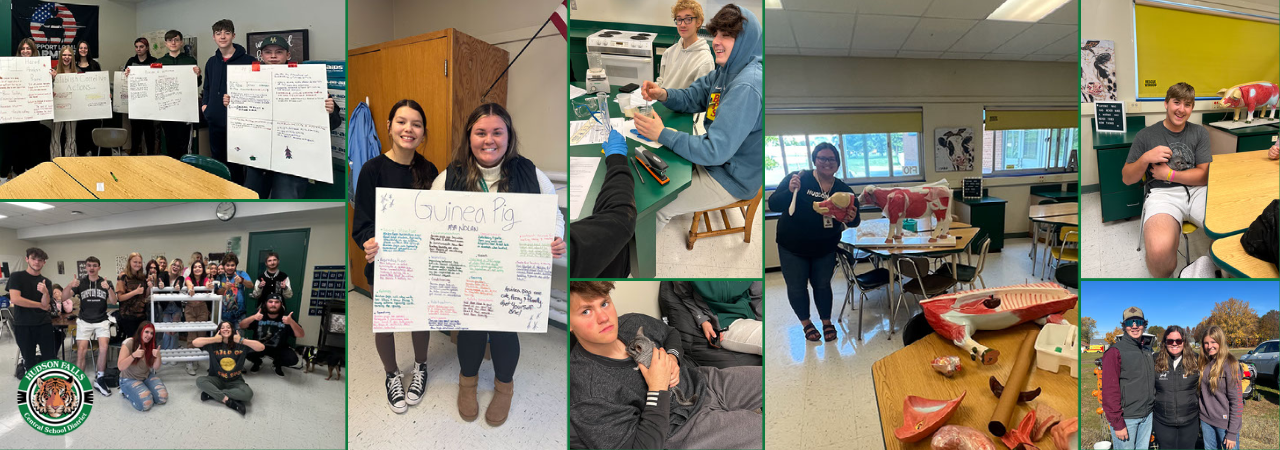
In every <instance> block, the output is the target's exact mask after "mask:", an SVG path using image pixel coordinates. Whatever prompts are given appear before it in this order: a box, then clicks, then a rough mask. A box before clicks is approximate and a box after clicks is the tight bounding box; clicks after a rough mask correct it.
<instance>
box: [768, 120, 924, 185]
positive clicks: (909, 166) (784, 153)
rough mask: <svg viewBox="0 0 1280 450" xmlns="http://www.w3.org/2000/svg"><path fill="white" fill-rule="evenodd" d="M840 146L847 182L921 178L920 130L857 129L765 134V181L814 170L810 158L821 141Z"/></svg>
mask: <svg viewBox="0 0 1280 450" xmlns="http://www.w3.org/2000/svg"><path fill="white" fill-rule="evenodd" d="M824 142H827V143H830V144H831V145H834V146H835V147H836V150H837V153H838V154H839V156H840V159H841V164H840V168H839V169H838V170H837V171H836V177H839V178H841V179H843V180H844V181H845V182H846V183H850V184H855V183H857V184H861V183H869V182H886V181H887V182H894V181H919V180H920V179H921V176H920V133H916V132H900V133H857V134H808V135H784V136H765V184H766V185H768V186H775V185H777V184H778V183H781V182H784V181H786V180H784V178H785V177H786V175H787V174H788V173H791V172H795V171H799V170H812V169H813V161H812V160H811V159H810V158H809V154H810V152H811V151H812V150H813V148H814V147H817V146H818V144H821V143H824Z"/></svg>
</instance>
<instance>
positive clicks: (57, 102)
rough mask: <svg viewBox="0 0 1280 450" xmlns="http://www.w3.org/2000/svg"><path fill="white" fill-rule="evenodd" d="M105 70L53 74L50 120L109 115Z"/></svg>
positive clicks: (109, 82)
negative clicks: (51, 116)
mask: <svg viewBox="0 0 1280 450" xmlns="http://www.w3.org/2000/svg"><path fill="white" fill-rule="evenodd" d="M108 77H109V74H108V73H107V72H87V73H60V74H58V76H56V77H54V78H53V121H54V122H75V121H77V120H87V119H108V118H110V117H111V81H110V80H109V79H108Z"/></svg>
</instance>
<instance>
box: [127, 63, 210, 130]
mask: <svg viewBox="0 0 1280 450" xmlns="http://www.w3.org/2000/svg"><path fill="white" fill-rule="evenodd" d="M193 67H195V66H189V65H188V66H164V67H160V68H154V67H149V66H131V67H129V77H128V78H129V118H130V119H135V120H159V121H164V122H186V123H194V122H199V121H200V99H199V92H198V91H199V90H200V86H199V85H197V84H196V73H195V71H194V70H192V68H193Z"/></svg>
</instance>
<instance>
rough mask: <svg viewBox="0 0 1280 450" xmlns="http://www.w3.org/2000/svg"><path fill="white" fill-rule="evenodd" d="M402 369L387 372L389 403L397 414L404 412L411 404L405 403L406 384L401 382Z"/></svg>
mask: <svg viewBox="0 0 1280 450" xmlns="http://www.w3.org/2000/svg"><path fill="white" fill-rule="evenodd" d="M400 375H401V374H400V371H399V370H397V371H395V373H388V374H387V403H389V404H390V405H391V410H392V411H395V412H396V414H404V412H405V411H408V410H409V405H406V404H405V403H404V386H403V385H401V384H400Z"/></svg>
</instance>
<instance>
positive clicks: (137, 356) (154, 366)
mask: <svg viewBox="0 0 1280 450" xmlns="http://www.w3.org/2000/svg"><path fill="white" fill-rule="evenodd" d="M120 350H121V351H120V357H119V358H118V359H117V360H116V367H117V368H119V369H120V394H121V395H123V396H124V398H125V400H128V401H129V404H130V405H133V409H136V410H138V411H150V410H151V407H152V406H153V405H156V404H160V405H163V404H165V403H167V402H168V401H169V390H168V389H166V388H165V387H164V383H163V382H161V381H160V374H158V373H157V372H156V371H157V370H159V369H160V347H159V346H157V345H156V327H155V326H154V325H152V324H151V322H150V321H143V322H142V324H141V325H138V332H137V333H135V334H134V335H133V337H131V338H129V339H125V340H124V343H122V344H120Z"/></svg>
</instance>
